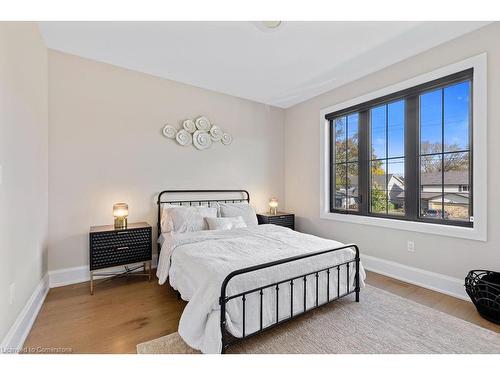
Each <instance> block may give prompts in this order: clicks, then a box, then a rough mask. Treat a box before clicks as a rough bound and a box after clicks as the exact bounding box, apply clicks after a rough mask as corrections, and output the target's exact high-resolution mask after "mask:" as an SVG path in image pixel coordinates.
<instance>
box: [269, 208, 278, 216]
mask: <svg viewBox="0 0 500 375" xmlns="http://www.w3.org/2000/svg"><path fill="white" fill-rule="evenodd" d="M277 212H278V208H277V207H271V208H270V209H269V213H270V214H271V215H276V213H277Z"/></svg>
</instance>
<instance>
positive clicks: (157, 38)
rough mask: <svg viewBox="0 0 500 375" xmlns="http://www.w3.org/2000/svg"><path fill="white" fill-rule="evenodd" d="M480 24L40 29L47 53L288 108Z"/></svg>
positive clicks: (53, 25)
mask: <svg viewBox="0 0 500 375" xmlns="http://www.w3.org/2000/svg"><path fill="white" fill-rule="evenodd" d="M486 24H487V22H284V23H283V24H282V26H280V27H279V28H278V29H276V30H274V31H269V30H266V29H265V28H264V29H263V28H262V27H260V25H259V23H257V22H40V29H41V31H42V34H43V36H44V39H45V42H46V44H47V47H49V48H52V49H55V50H59V51H63V52H67V53H71V54H75V55H79V56H83V57H86V58H89V59H94V60H98V61H102V62H106V63H109V64H113V65H117V66H121V67H124V68H128V69H132V70H136V71H140V72H144V73H148V74H153V75H155V76H159V77H163V78H168V79H171V80H175V81H179V82H184V83H187V84H191V85H194V86H198V87H203V88H206V89H210V90H214V91H218V92H222V93H226V94H230V95H234V96H238V97H242V98H246V99H251V100H255V101H257V102H262V103H265V104H270V105H274V106H277V107H282V108H287V107H290V106H292V105H294V104H297V103H300V102H302V101H304V100H306V99H309V98H311V97H313V96H316V95H319V94H321V93H323V92H326V91H328V90H331V89H333V88H335V87H339V86H341V85H343V84H345V83H347V82H349V81H352V80H355V79H358V78H360V77H362V76H364V75H366V74H369V73H371V72H374V71H376V70H379V69H382V68H384V67H386V66H388V65H391V64H394V63H396V62H398V61H401V60H403V59H405V58H407V57H410V56H413V55H416V54H418V53H420V52H422V51H424V50H427V49H429V48H432V47H434V46H436V45H438V44H441V43H443V42H445V41H447V40H450V39H453V38H456V37H458V36H460V35H462V34H465V33H467V32H470V31H472V30H474V29H477V28H480V27H482V26H484V25H486Z"/></svg>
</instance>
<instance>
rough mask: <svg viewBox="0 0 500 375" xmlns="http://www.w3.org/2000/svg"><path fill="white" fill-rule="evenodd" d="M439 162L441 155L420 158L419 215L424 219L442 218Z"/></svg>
mask: <svg viewBox="0 0 500 375" xmlns="http://www.w3.org/2000/svg"><path fill="white" fill-rule="evenodd" d="M441 160H442V157H441V155H433V156H421V157H420V215H421V216H422V217H425V218H430V219H441V218H442V217H443V212H442V209H443V207H442V188H443V187H442V184H443V177H442V172H441V171H442V163H441Z"/></svg>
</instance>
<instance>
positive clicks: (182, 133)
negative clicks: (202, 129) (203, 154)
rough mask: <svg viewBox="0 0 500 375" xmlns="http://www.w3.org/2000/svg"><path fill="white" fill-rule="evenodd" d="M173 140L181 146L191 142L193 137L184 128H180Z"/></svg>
mask: <svg viewBox="0 0 500 375" xmlns="http://www.w3.org/2000/svg"><path fill="white" fill-rule="evenodd" d="M175 140H176V141H177V143H178V144H180V145H181V146H188V145H190V144H191V143H192V142H193V137H192V135H191V133H189V132H188V131H187V130H186V129H181V130H179V131H178V132H177V134H176V135H175Z"/></svg>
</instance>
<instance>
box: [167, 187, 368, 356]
mask: <svg viewBox="0 0 500 375" xmlns="http://www.w3.org/2000/svg"><path fill="white" fill-rule="evenodd" d="M184 194H185V196H190V197H192V196H193V195H194V196H197V198H196V200H193V199H192V198H191V199H189V200H188V199H187V198H182V196H183V195H184ZM235 194H236V195H237V197H235ZM174 196H175V197H177V198H176V199H174V198H173V197H174ZM211 196H215V197H216V198H210V197H211ZM201 197H204V198H201ZM225 197H226V198H225ZM227 198H229V199H227ZM245 202H246V203H248V204H249V203H250V195H249V193H248V192H247V191H245V190H187V191H186V190H166V191H163V192H161V193H160V194H159V196H158V201H157V203H158V233H159V234H160V236H159V245H158V246H159V248H158V250H159V261H158V268H157V276H158V280H159V283H160V284H163V283H165V282H167V281H168V282H169V283H170V285H171V287H172V288H174V289H175V290H176V291H177V292H178V293H179V295H180V296H181V298H182V299H184V300H186V301H188V304H187V305H186V307H185V309H184V311H183V313H182V316H181V319H180V322H179V330H178V331H179V334H180V336H181V337H182V338H183V339H184V341H185V342H186V343H187V344H188V345H189V346H191V347H193V348H195V349H198V350H201V351H202V352H203V353H224V352H225V351H226V350H227V348H228V347H229V346H230V345H232V344H234V343H236V342H238V341H241V340H244V339H246V338H249V337H252V336H254V335H257V334H259V333H261V332H264V331H267V330H269V329H272V328H273V327H276V326H277V325H280V324H282V323H284V322H287V321H289V320H291V319H294V318H296V317H298V316H300V315H303V314H305V313H307V312H309V311H311V310H313V309H316V308H318V307H320V306H323V305H325V304H328V303H330V302H332V301H335V300H337V299H339V298H344V297H346V296H350V295H354V298H355V301H356V302H359V294H360V288H361V287H362V286H364V278H365V272H364V269H363V267H362V265H361V263H360V256H359V249H358V247H357V246H356V245H354V244H347V245H345V244H342V243H340V242H337V241H333V240H327V239H323V238H319V237H316V236H312V235H308V234H303V233H299V232H296V231H293V230H291V229H289V228H284V227H279V226H276V225H272V224H265V225H258V226H257V225H256V226H248V227H239V228H234V229H230V230H200V231H193V232H185V233H162V226H161V220H162V205H165V204H167V205H179V206H188V207H192V206H207V207H212V206H217V204H228V203H229V204H231V203H233V204H238V203H245Z"/></svg>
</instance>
